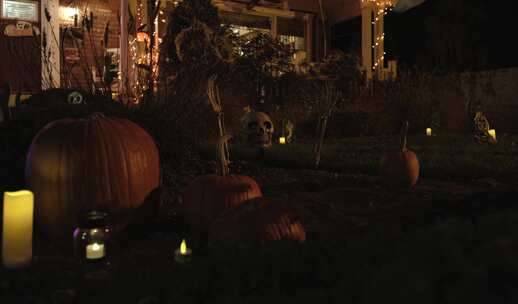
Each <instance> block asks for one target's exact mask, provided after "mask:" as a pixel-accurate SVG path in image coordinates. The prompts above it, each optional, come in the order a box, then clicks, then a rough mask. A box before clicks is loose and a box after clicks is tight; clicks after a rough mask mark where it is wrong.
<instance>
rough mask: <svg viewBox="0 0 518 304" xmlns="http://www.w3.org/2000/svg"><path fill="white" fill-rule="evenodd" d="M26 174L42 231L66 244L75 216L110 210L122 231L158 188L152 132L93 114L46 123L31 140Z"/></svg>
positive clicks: (126, 122) (114, 226)
mask: <svg viewBox="0 0 518 304" xmlns="http://www.w3.org/2000/svg"><path fill="white" fill-rule="evenodd" d="M25 176H26V181H27V183H28V186H29V188H30V189H31V190H32V191H33V192H34V197H35V217H36V220H37V223H38V224H39V225H40V226H41V228H42V229H43V232H44V233H45V234H46V235H47V236H48V237H50V239H52V240H54V241H56V242H57V243H58V244H62V245H65V246H68V245H67V244H70V243H71V240H72V229H73V227H75V226H76V223H77V215H78V214H79V213H80V212H82V211H84V210H90V209H103V210H106V211H109V212H110V213H111V214H112V220H113V230H114V231H115V232H117V231H120V230H121V229H122V228H124V226H125V225H126V224H127V223H128V221H129V220H130V217H131V214H132V212H133V210H134V209H136V208H137V207H139V206H140V205H141V204H142V203H143V202H144V200H145V199H146V197H147V196H148V195H149V194H150V193H151V192H152V191H153V190H154V189H155V188H157V187H158V186H159V179H160V165H159V155H158V150H157V147H156V146H155V143H154V141H153V139H152V138H151V136H150V135H149V134H148V133H147V132H146V131H144V130H143V129H142V128H140V127H139V126H138V125H136V124H135V123H133V122H131V121H129V120H126V119H118V118H108V117H106V116H104V115H103V114H100V113H95V114H93V115H91V116H89V117H88V118H83V119H60V120H56V121H54V122H51V123H49V124H47V125H46V126H45V127H44V128H43V129H42V130H40V131H39V132H38V134H37V135H36V136H35V138H34V139H33V141H32V143H31V146H30V148H29V154H28V156H27V160H26V166H25Z"/></svg>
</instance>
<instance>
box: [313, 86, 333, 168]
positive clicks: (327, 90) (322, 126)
mask: <svg viewBox="0 0 518 304" xmlns="http://www.w3.org/2000/svg"><path fill="white" fill-rule="evenodd" d="M322 98H323V99H324V107H325V108H324V109H325V112H324V113H322V114H321V115H320V118H319V121H318V124H317V137H318V139H317V141H316V142H315V144H314V146H313V157H314V159H315V168H318V166H319V165H320V157H321V154H322V146H323V145H324V137H325V135H326V129H327V122H328V120H329V117H330V116H331V114H332V112H333V110H334V108H335V106H336V102H337V101H338V90H337V89H336V88H335V87H334V86H333V85H332V84H331V83H330V81H329V80H324V92H323V96H322Z"/></svg>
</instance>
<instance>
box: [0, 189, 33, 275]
mask: <svg viewBox="0 0 518 304" xmlns="http://www.w3.org/2000/svg"><path fill="white" fill-rule="evenodd" d="M33 216H34V195H33V194H32V192H31V191H28V190H21V191H16V192H5V193H4V216H3V221H4V224H3V238H2V262H3V264H4V266H5V267H6V268H22V267H27V266H29V265H30V264H31V261H32V222H33Z"/></svg>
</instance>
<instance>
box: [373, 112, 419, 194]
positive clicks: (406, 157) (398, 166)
mask: <svg viewBox="0 0 518 304" xmlns="http://www.w3.org/2000/svg"><path fill="white" fill-rule="evenodd" d="M407 134H408V121H406V122H405V123H404V124H403V128H402V129H401V146H400V149H399V150H397V151H389V152H386V153H385V154H384V155H383V158H382V159H381V163H380V176H381V178H382V181H383V183H385V184H387V185H389V186H396V187H404V188H412V187H413V186H414V185H415V184H416V183H417V180H418V178H419V160H418V159H417V155H416V154H415V153H414V152H413V151H411V150H409V149H407V147H406V143H407Z"/></svg>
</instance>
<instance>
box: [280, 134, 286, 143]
mask: <svg viewBox="0 0 518 304" xmlns="http://www.w3.org/2000/svg"><path fill="white" fill-rule="evenodd" d="M279 143H280V144H281V145H284V144H285V143H286V137H284V136H283V137H279Z"/></svg>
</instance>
